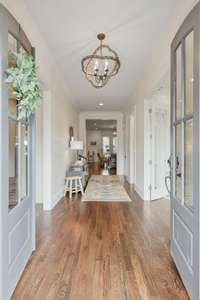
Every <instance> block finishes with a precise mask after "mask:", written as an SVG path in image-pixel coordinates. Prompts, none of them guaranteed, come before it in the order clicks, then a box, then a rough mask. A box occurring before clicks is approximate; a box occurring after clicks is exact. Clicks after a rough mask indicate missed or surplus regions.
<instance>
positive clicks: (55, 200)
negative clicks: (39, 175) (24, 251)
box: [44, 189, 63, 211]
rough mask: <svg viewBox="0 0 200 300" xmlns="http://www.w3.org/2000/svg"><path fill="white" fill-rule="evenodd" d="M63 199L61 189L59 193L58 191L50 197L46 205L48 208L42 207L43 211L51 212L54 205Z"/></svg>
mask: <svg viewBox="0 0 200 300" xmlns="http://www.w3.org/2000/svg"><path fill="white" fill-rule="evenodd" d="M62 197H63V189H60V191H58V192H57V193H55V194H54V195H52V198H51V199H52V201H50V202H49V203H48V206H46V207H45V206H44V210H47V211H49V210H52V209H53V208H54V207H55V206H56V204H58V202H59V201H60V200H61V198H62Z"/></svg>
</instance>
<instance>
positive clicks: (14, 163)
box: [8, 33, 19, 210]
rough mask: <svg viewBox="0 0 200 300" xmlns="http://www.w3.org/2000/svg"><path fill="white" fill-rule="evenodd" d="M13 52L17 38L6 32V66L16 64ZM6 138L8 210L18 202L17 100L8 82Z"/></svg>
mask: <svg viewBox="0 0 200 300" xmlns="http://www.w3.org/2000/svg"><path fill="white" fill-rule="evenodd" d="M13 52H17V40H16V39H15V38H14V37H13V36H12V35H11V34H10V33H9V34H8V67H14V66H15V65H16V60H15V57H14V56H13V54H12V53H13ZM8 137H9V138H8V140H9V203H8V206H9V207H8V208H9V210H10V209H12V208H13V207H15V206H16V205H17V203H18V151H19V148H18V146H19V144H18V142H19V141H18V122H17V100H16V98H15V96H14V94H13V88H12V84H10V83H9V84H8Z"/></svg>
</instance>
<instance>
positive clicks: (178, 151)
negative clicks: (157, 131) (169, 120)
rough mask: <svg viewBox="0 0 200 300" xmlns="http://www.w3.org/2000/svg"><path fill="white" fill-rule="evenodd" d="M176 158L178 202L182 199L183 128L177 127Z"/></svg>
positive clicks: (176, 193)
mask: <svg viewBox="0 0 200 300" xmlns="http://www.w3.org/2000/svg"><path fill="white" fill-rule="evenodd" d="M175 131H176V133H175V136H176V157H175V196H176V198H177V199H178V200H180V201H181V199H182V176H181V172H182V155H181V153H182V151H181V150H182V127H181V124H178V125H176V129H175Z"/></svg>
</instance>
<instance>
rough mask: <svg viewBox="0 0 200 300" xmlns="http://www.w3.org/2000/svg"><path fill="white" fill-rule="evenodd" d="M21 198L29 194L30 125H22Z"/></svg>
mask: <svg viewBox="0 0 200 300" xmlns="http://www.w3.org/2000/svg"><path fill="white" fill-rule="evenodd" d="M20 183H21V188H20V199H21V200H23V199H24V198H25V197H26V196H27V194H28V126H27V125H26V124H23V123H22V124H21V126H20Z"/></svg>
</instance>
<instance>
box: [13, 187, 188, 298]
mask: <svg viewBox="0 0 200 300" xmlns="http://www.w3.org/2000/svg"><path fill="white" fill-rule="evenodd" d="M125 187H126V189H127V191H128V193H129V195H130V197H131V198H132V200H133V201H132V203H116V202H115V203H102V202H101V203H98V202H96V203H81V201H80V198H79V197H77V198H73V200H72V201H69V199H67V198H65V199H62V201H61V202H60V203H59V204H58V205H57V206H56V208H55V209H54V210H53V211H52V212H45V213H44V212H43V211H42V207H41V206H39V207H38V208H37V251H35V253H34V254H33V255H32V257H31V259H30V260H29V263H28V265H27V267H26V269H25V271H24V273H23V276H22V278H21V280H20V282H19V284H18V286H17V288H16V290H15V293H14V295H13V297H12V300H32V299H36V300H43V299H48V300H55V299H56V300H57V299H59V300H61V299H71V300H97V299H98V300H102V299H103V300H127V299H128V300H140V299H141V300H147V299H153V300H159V299H162V300H165V299H166V300H168V299H169V300H176V299H179V300H185V299H189V297H188V296H187V293H186V291H185V288H184V286H183V284H182V282H181V280H180V278H179V275H178V273H177V271H176V268H175V265H174V263H173V261H172V259H171V257H170V254H169V201H168V200H164V199H163V200H159V201H156V202H152V203H146V202H143V201H142V200H140V198H139V196H138V195H137V194H136V193H135V192H134V190H133V189H132V188H131V187H130V186H129V185H128V184H126V185H125Z"/></svg>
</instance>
